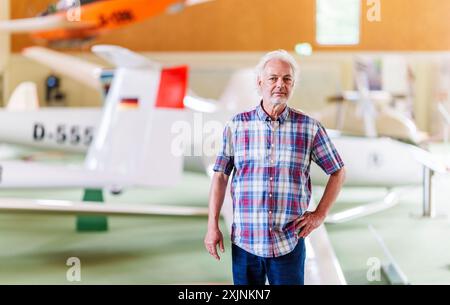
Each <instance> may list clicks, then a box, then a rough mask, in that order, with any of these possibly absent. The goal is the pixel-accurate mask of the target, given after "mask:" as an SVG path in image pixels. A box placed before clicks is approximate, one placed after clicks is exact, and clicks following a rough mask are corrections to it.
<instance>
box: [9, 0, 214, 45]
mask: <svg viewBox="0 0 450 305" xmlns="http://www.w3.org/2000/svg"><path fill="white" fill-rule="evenodd" d="M206 1H209V0H186V1H183V0H156V1H152V0H113V1H103V0H100V1H98V0H60V1H58V2H57V3H56V4H52V5H50V6H49V7H48V8H47V10H46V11H44V12H42V13H41V14H40V15H39V16H37V17H32V18H26V19H16V20H9V21H0V31H7V32H11V33H21V32H25V33H32V37H33V38H35V39H38V40H44V41H47V42H49V43H50V44H52V43H53V44H54V43H56V42H67V41H72V42H74V41H75V42H84V41H89V40H92V39H93V38H95V37H96V36H98V35H100V34H103V33H105V32H108V31H111V30H114V29H118V28H121V27H125V26H128V25H131V24H134V23H137V22H141V21H143V20H146V19H149V18H152V17H154V16H157V15H160V14H163V13H165V12H168V13H176V12H179V11H181V10H182V9H183V8H184V7H186V6H190V5H195V4H199V3H202V2H206Z"/></svg>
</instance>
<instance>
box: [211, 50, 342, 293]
mask: <svg viewBox="0 0 450 305" xmlns="http://www.w3.org/2000/svg"><path fill="white" fill-rule="evenodd" d="M296 74H297V64H296V62H295V59H294V58H293V57H292V56H291V55H289V53H287V52H286V51H284V50H278V51H273V52H270V53H267V54H266V55H265V56H264V57H263V58H262V59H261V60H260V62H259V64H258V66H257V86H258V90H259V93H260V95H261V96H262V101H261V102H260V104H259V105H258V106H257V107H256V108H255V109H253V110H251V111H248V112H243V113H240V114H237V115H236V116H235V117H234V118H233V119H232V121H231V122H230V123H228V124H227V125H226V127H225V130H224V134H223V135H224V137H223V147H222V150H221V151H220V153H219V155H218V157H217V160H216V163H215V166H214V171H215V174H214V177H213V180H212V186H211V193H210V200H209V218H208V231H207V233H206V236H205V247H206V249H207V250H208V252H209V253H210V254H211V255H212V256H214V257H215V258H216V259H220V257H219V255H218V253H217V245H219V248H220V250H221V251H222V252H224V246H223V235H222V233H221V231H220V229H219V225H218V221H219V214H220V209H221V207H222V204H223V200H224V196H225V191H226V187H227V183H228V178H229V176H230V174H231V173H232V172H233V171H234V172H233V178H232V182H231V195H232V198H233V225H232V232H231V241H232V261H233V281H234V284H237V285H254V284H256V285H263V284H265V282H266V278H267V279H268V281H269V283H270V284H271V285H273V284H275V285H280V284H281V285H301V284H303V283H304V265H305V257H306V254H305V242H304V238H305V237H307V236H308V235H309V234H310V233H311V231H313V230H314V229H315V228H317V227H318V226H320V225H321V224H322V223H323V221H324V219H325V217H326V215H327V213H328V211H329V210H330V208H331V206H332V204H333V202H334V201H335V200H336V197H337V195H338V193H339V191H340V189H341V186H342V184H343V181H344V176H345V174H344V163H343V162H342V160H341V158H340V156H339V154H338V153H337V151H336V149H335V147H334V146H333V144H332V143H331V141H330V139H329V137H328V135H327V133H326V131H325V129H324V128H323V127H322V125H321V124H320V123H319V122H317V121H316V120H314V119H312V118H310V117H309V116H307V115H306V114H304V113H302V112H300V111H297V110H294V109H292V108H290V107H288V106H287V102H288V100H289V98H290V96H291V94H292V91H293V88H294V85H295V77H296ZM311 160H312V161H314V162H316V163H317V164H318V165H319V166H320V167H321V168H322V169H323V170H324V171H325V172H326V173H327V174H329V175H330V178H329V180H328V183H327V186H326V188H325V192H324V194H323V196H322V198H321V200H320V202H319V204H318V206H317V208H316V209H315V211H313V212H306V210H307V208H308V204H309V201H310V198H311V181H310V177H309V168H310V163H311Z"/></svg>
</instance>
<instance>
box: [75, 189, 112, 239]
mask: <svg viewBox="0 0 450 305" xmlns="http://www.w3.org/2000/svg"><path fill="white" fill-rule="evenodd" d="M83 201H94V202H103V190H101V189H85V190H84V195H83ZM104 231H108V218H107V217H106V216H94V215H86V216H77V232H104Z"/></svg>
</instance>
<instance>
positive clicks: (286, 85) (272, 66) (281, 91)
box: [258, 59, 294, 105]
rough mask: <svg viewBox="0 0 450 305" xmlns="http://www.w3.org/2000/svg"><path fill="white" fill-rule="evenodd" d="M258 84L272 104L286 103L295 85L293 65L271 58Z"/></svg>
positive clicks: (264, 97)
mask: <svg viewBox="0 0 450 305" xmlns="http://www.w3.org/2000/svg"><path fill="white" fill-rule="evenodd" d="M258 86H259V89H260V92H261V94H262V97H263V100H264V101H269V102H270V103H272V105H278V104H286V103H287V101H288V100H289V98H290V97H291V93H292V88H293V86H294V77H293V75H292V69H291V66H290V65H289V64H288V63H287V62H284V61H281V60H279V59H272V60H270V61H269V62H268V63H267V64H266V66H265V68H264V72H263V73H262V75H261V76H260V77H259V79H258Z"/></svg>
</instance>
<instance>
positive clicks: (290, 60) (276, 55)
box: [255, 49, 298, 83]
mask: <svg viewBox="0 0 450 305" xmlns="http://www.w3.org/2000/svg"><path fill="white" fill-rule="evenodd" d="M272 59H278V60H281V61H283V62H285V63H287V64H289V65H290V66H291V69H292V77H293V78H294V83H295V81H296V80H297V72H298V64H297V62H296V61H295V59H294V57H292V55H291V54H289V53H288V52H287V51H286V50H282V49H279V50H276V51H271V52H269V53H266V54H265V55H264V56H263V57H261V59H260V60H259V63H258V64H257V65H256V68H255V72H256V78H257V79H259V78H260V77H261V76H262V74H263V73H264V68H265V67H266V65H267V63H268V62H269V61H271V60H272Z"/></svg>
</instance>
